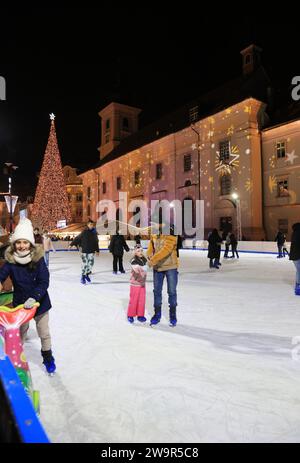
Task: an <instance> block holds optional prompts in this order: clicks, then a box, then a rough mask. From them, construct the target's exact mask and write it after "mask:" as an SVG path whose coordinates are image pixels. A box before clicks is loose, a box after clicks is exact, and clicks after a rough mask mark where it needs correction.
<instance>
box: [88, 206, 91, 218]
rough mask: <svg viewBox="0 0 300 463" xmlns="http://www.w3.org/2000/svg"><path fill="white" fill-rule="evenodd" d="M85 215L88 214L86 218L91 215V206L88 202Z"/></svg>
mask: <svg viewBox="0 0 300 463" xmlns="http://www.w3.org/2000/svg"><path fill="white" fill-rule="evenodd" d="M87 215H88V218H89V217H90V215H91V206H90V205H89V204H88V207H87Z"/></svg>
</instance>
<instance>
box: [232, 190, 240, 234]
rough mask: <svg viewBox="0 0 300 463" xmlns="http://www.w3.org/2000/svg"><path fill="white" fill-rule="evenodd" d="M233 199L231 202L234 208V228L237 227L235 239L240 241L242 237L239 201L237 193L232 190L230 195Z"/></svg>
mask: <svg viewBox="0 0 300 463" xmlns="http://www.w3.org/2000/svg"><path fill="white" fill-rule="evenodd" d="M231 197H232V199H233V200H234V202H233V204H234V206H235V208H236V228H237V239H238V241H240V240H241V239H242V215H241V202H240V198H239V195H238V194H237V193H236V192H234V193H232V195H231Z"/></svg>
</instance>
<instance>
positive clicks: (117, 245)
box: [108, 230, 129, 275]
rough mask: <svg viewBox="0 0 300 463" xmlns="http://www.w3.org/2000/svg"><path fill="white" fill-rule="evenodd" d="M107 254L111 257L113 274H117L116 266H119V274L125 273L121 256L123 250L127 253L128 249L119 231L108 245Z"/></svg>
mask: <svg viewBox="0 0 300 463" xmlns="http://www.w3.org/2000/svg"><path fill="white" fill-rule="evenodd" d="M108 249H109V252H111V253H112V255H113V274H114V275H117V273H118V265H119V272H120V273H125V270H124V267H123V255H124V249H125V251H126V252H129V247H128V245H127V243H126V241H125V238H124V236H123V235H120V233H119V230H117V231H116V234H115V235H113V237H112V239H111V241H110V244H109V247H108Z"/></svg>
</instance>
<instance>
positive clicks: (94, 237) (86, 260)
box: [69, 220, 99, 285]
mask: <svg viewBox="0 0 300 463" xmlns="http://www.w3.org/2000/svg"><path fill="white" fill-rule="evenodd" d="M72 246H77V247H79V248H80V249H81V260H82V267H81V273H82V274H81V283H82V284H83V285H85V284H86V283H87V282H88V283H91V278H90V274H91V273H92V269H93V266H94V262H95V257H94V255H95V253H96V254H97V255H99V240H98V233H97V230H96V228H95V226H94V222H93V221H92V220H89V221H88V223H87V227H86V229H85V230H83V232H81V233H80V235H78V236H76V238H74V239H73V241H71V243H70V245H69V248H71V247H72Z"/></svg>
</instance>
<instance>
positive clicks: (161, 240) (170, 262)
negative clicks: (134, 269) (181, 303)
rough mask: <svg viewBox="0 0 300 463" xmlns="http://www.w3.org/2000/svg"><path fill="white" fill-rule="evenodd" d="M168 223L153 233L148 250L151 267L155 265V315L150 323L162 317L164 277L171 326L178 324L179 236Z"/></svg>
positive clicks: (157, 321)
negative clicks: (156, 232)
mask: <svg viewBox="0 0 300 463" xmlns="http://www.w3.org/2000/svg"><path fill="white" fill-rule="evenodd" d="M170 228H171V227H170V226H168V225H162V224H160V225H159V226H158V234H156V235H151V237H150V242H149V246H148V250H147V258H148V265H149V267H153V285H154V289H153V292H154V315H153V317H152V318H151V321H150V324H151V325H156V324H157V323H159V322H160V319H161V306H162V289H163V283H164V278H165V277H166V279H167V290H168V298H169V309H170V326H176V324H177V318H176V307H177V282H178V270H177V269H178V257H177V236H175V235H174V234H171V233H174V232H172V229H170Z"/></svg>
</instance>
